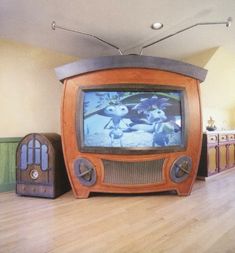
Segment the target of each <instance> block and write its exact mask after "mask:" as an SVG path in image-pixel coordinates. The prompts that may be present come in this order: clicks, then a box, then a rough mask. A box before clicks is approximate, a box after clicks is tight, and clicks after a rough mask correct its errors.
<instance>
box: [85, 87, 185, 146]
mask: <svg viewBox="0 0 235 253" xmlns="http://www.w3.org/2000/svg"><path fill="white" fill-rule="evenodd" d="M83 145H84V146H85V147H124V148H141V147H143V148H152V147H169V146H178V145H182V110H181V92H180V91H173V92H172V91H161V92H152V91H151V92H150V91H144V92H142V91H138V92H136V91H113V90H112V91H85V92H84V100H83Z"/></svg>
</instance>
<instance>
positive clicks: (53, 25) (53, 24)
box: [51, 21, 56, 30]
mask: <svg viewBox="0 0 235 253" xmlns="http://www.w3.org/2000/svg"><path fill="white" fill-rule="evenodd" d="M55 28H56V22H55V21H52V23H51V29H52V30H55Z"/></svg>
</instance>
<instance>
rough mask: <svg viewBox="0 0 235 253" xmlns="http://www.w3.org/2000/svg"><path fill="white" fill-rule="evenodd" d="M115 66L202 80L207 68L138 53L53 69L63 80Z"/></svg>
mask: <svg viewBox="0 0 235 253" xmlns="http://www.w3.org/2000/svg"><path fill="white" fill-rule="evenodd" d="M116 68H147V69H159V70H165V71H169V72H174V73H178V74H181V75H185V76H189V77H192V78H195V79H198V80H199V81H200V82H203V81H204V80H205V78H206V74H207V70H206V69H203V68H200V67H197V66H194V65H192V64H188V63H184V62H181V61H176V60H171V59H167V58H160V57H152V56H142V55H141V56H140V55H118V56H105V57H98V58H93V59H86V60H80V61H77V62H73V63H69V64H66V65H64V66H61V67H58V68H56V69H55V72H56V75H57V78H58V79H59V80H60V81H61V82H63V80H64V79H66V78H68V77H72V76H77V75H80V74H84V73H89V72H93V71H98V70H105V69H116Z"/></svg>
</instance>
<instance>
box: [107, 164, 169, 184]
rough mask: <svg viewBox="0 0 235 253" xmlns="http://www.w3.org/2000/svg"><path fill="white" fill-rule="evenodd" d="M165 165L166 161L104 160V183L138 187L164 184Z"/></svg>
mask: <svg viewBox="0 0 235 253" xmlns="http://www.w3.org/2000/svg"><path fill="white" fill-rule="evenodd" d="M163 163H164V159H160V160H152V161H140V162H120V161H109V160H103V165H104V183H106V184H118V185H138V184H154V183H159V182H162V181H163V176H162V175H163V173H162V168H163Z"/></svg>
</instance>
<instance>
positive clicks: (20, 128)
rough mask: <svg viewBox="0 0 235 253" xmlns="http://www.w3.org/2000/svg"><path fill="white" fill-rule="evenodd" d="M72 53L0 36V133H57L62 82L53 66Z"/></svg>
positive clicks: (3, 135) (6, 134)
mask: <svg viewBox="0 0 235 253" xmlns="http://www.w3.org/2000/svg"><path fill="white" fill-rule="evenodd" d="M75 60H76V58H75V57H72V56H67V55H63V54H60V53H57V52H53V51H50V50H46V49H41V48H36V47H32V46H29V45H25V44H20V43H15V42H12V41H8V40H0V115H1V118H0V137H12V136H24V135H26V134H28V133H32V132H57V133H60V98H61V89H62V84H61V83H60V82H59V81H58V80H57V79H56V75H55V72H54V68H55V67H57V66H60V65H63V64H65V63H68V62H72V61H75Z"/></svg>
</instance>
